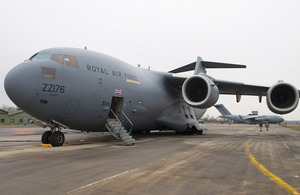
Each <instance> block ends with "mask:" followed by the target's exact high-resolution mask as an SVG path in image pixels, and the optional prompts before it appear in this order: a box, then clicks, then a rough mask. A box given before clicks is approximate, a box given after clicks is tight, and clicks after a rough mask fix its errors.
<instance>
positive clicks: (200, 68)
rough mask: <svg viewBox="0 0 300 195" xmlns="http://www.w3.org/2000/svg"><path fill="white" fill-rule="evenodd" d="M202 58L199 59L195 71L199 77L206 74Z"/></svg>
mask: <svg viewBox="0 0 300 195" xmlns="http://www.w3.org/2000/svg"><path fill="white" fill-rule="evenodd" d="M202 61H203V60H202V58H201V57H197V62H196V65H195V70H194V75H198V74H200V73H204V74H206V70H205V67H204V66H203V64H202Z"/></svg>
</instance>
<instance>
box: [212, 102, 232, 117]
mask: <svg viewBox="0 0 300 195" xmlns="http://www.w3.org/2000/svg"><path fill="white" fill-rule="evenodd" d="M215 107H216V109H217V110H218V111H219V112H220V113H221V114H222V116H224V115H232V114H231V113H230V112H229V111H228V110H227V109H226V108H225V106H224V105H223V104H216V105H215Z"/></svg>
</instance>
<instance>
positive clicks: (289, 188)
mask: <svg viewBox="0 0 300 195" xmlns="http://www.w3.org/2000/svg"><path fill="white" fill-rule="evenodd" d="M258 131H259V129H258V130H257V131H256V132H255V134H257V133H258ZM252 139H253V138H252V137H251V138H250V139H249V140H248V141H247V142H246V143H245V146H246V148H245V152H246V154H247V156H248V158H249V159H250V161H251V163H252V164H253V165H254V166H255V167H256V168H257V169H258V170H259V171H260V172H262V173H263V174H264V175H265V176H267V177H269V179H271V180H272V181H273V182H275V183H276V184H277V185H279V186H280V187H281V188H283V189H284V190H285V191H287V192H288V193H290V194H300V193H299V192H298V191H297V190H296V189H295V188H293V187H292V186H291V185H290V184H288V183H286V182H285V181H283V180H282V179H280V178H279V177H278V176H277V175H275V174H274V173H272V172H271V171H269V170H268V169H267V168H265V167H264V166H263V165H262V164H260V163H259V162H258V161H257V160H256V159H255V158H254V156H252V154H251V153H250V148H249V147H250V142H251V141H252Z"/></svg>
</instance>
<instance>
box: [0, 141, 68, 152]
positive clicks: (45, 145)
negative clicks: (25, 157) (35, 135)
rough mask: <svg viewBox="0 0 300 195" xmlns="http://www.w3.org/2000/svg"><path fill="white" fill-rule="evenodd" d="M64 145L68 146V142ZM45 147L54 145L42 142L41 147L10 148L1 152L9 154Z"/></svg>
mask: <svg viewBox="0 0 300 195" xmlns="http://www.w3.org/2000/svg"><path fill="white" fill-rule="evenodd" d="M63 146H66V144H65V143H64V144H63ZM43 147H52V145H51V144H41V146H40V147H36V148H26V149H20V150H10V151H4V152H0V154H8V153H14V152H23V151H27V150H36V149H41V148H43Z"/></svg>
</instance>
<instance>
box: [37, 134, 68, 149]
mask: <svg viewBox="0 0 300 195" xmlns="http://www.w3.org/2000/svg"><path fill="white" fill-rule="evenodd" d="M42 143H43V144H51V145H52V146H62V145H63V144H64V143H65V135H64V134H63V132H61V131H53V132H52V131H46V132H45V133H44V134H43V135H42Z"/></svg>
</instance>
